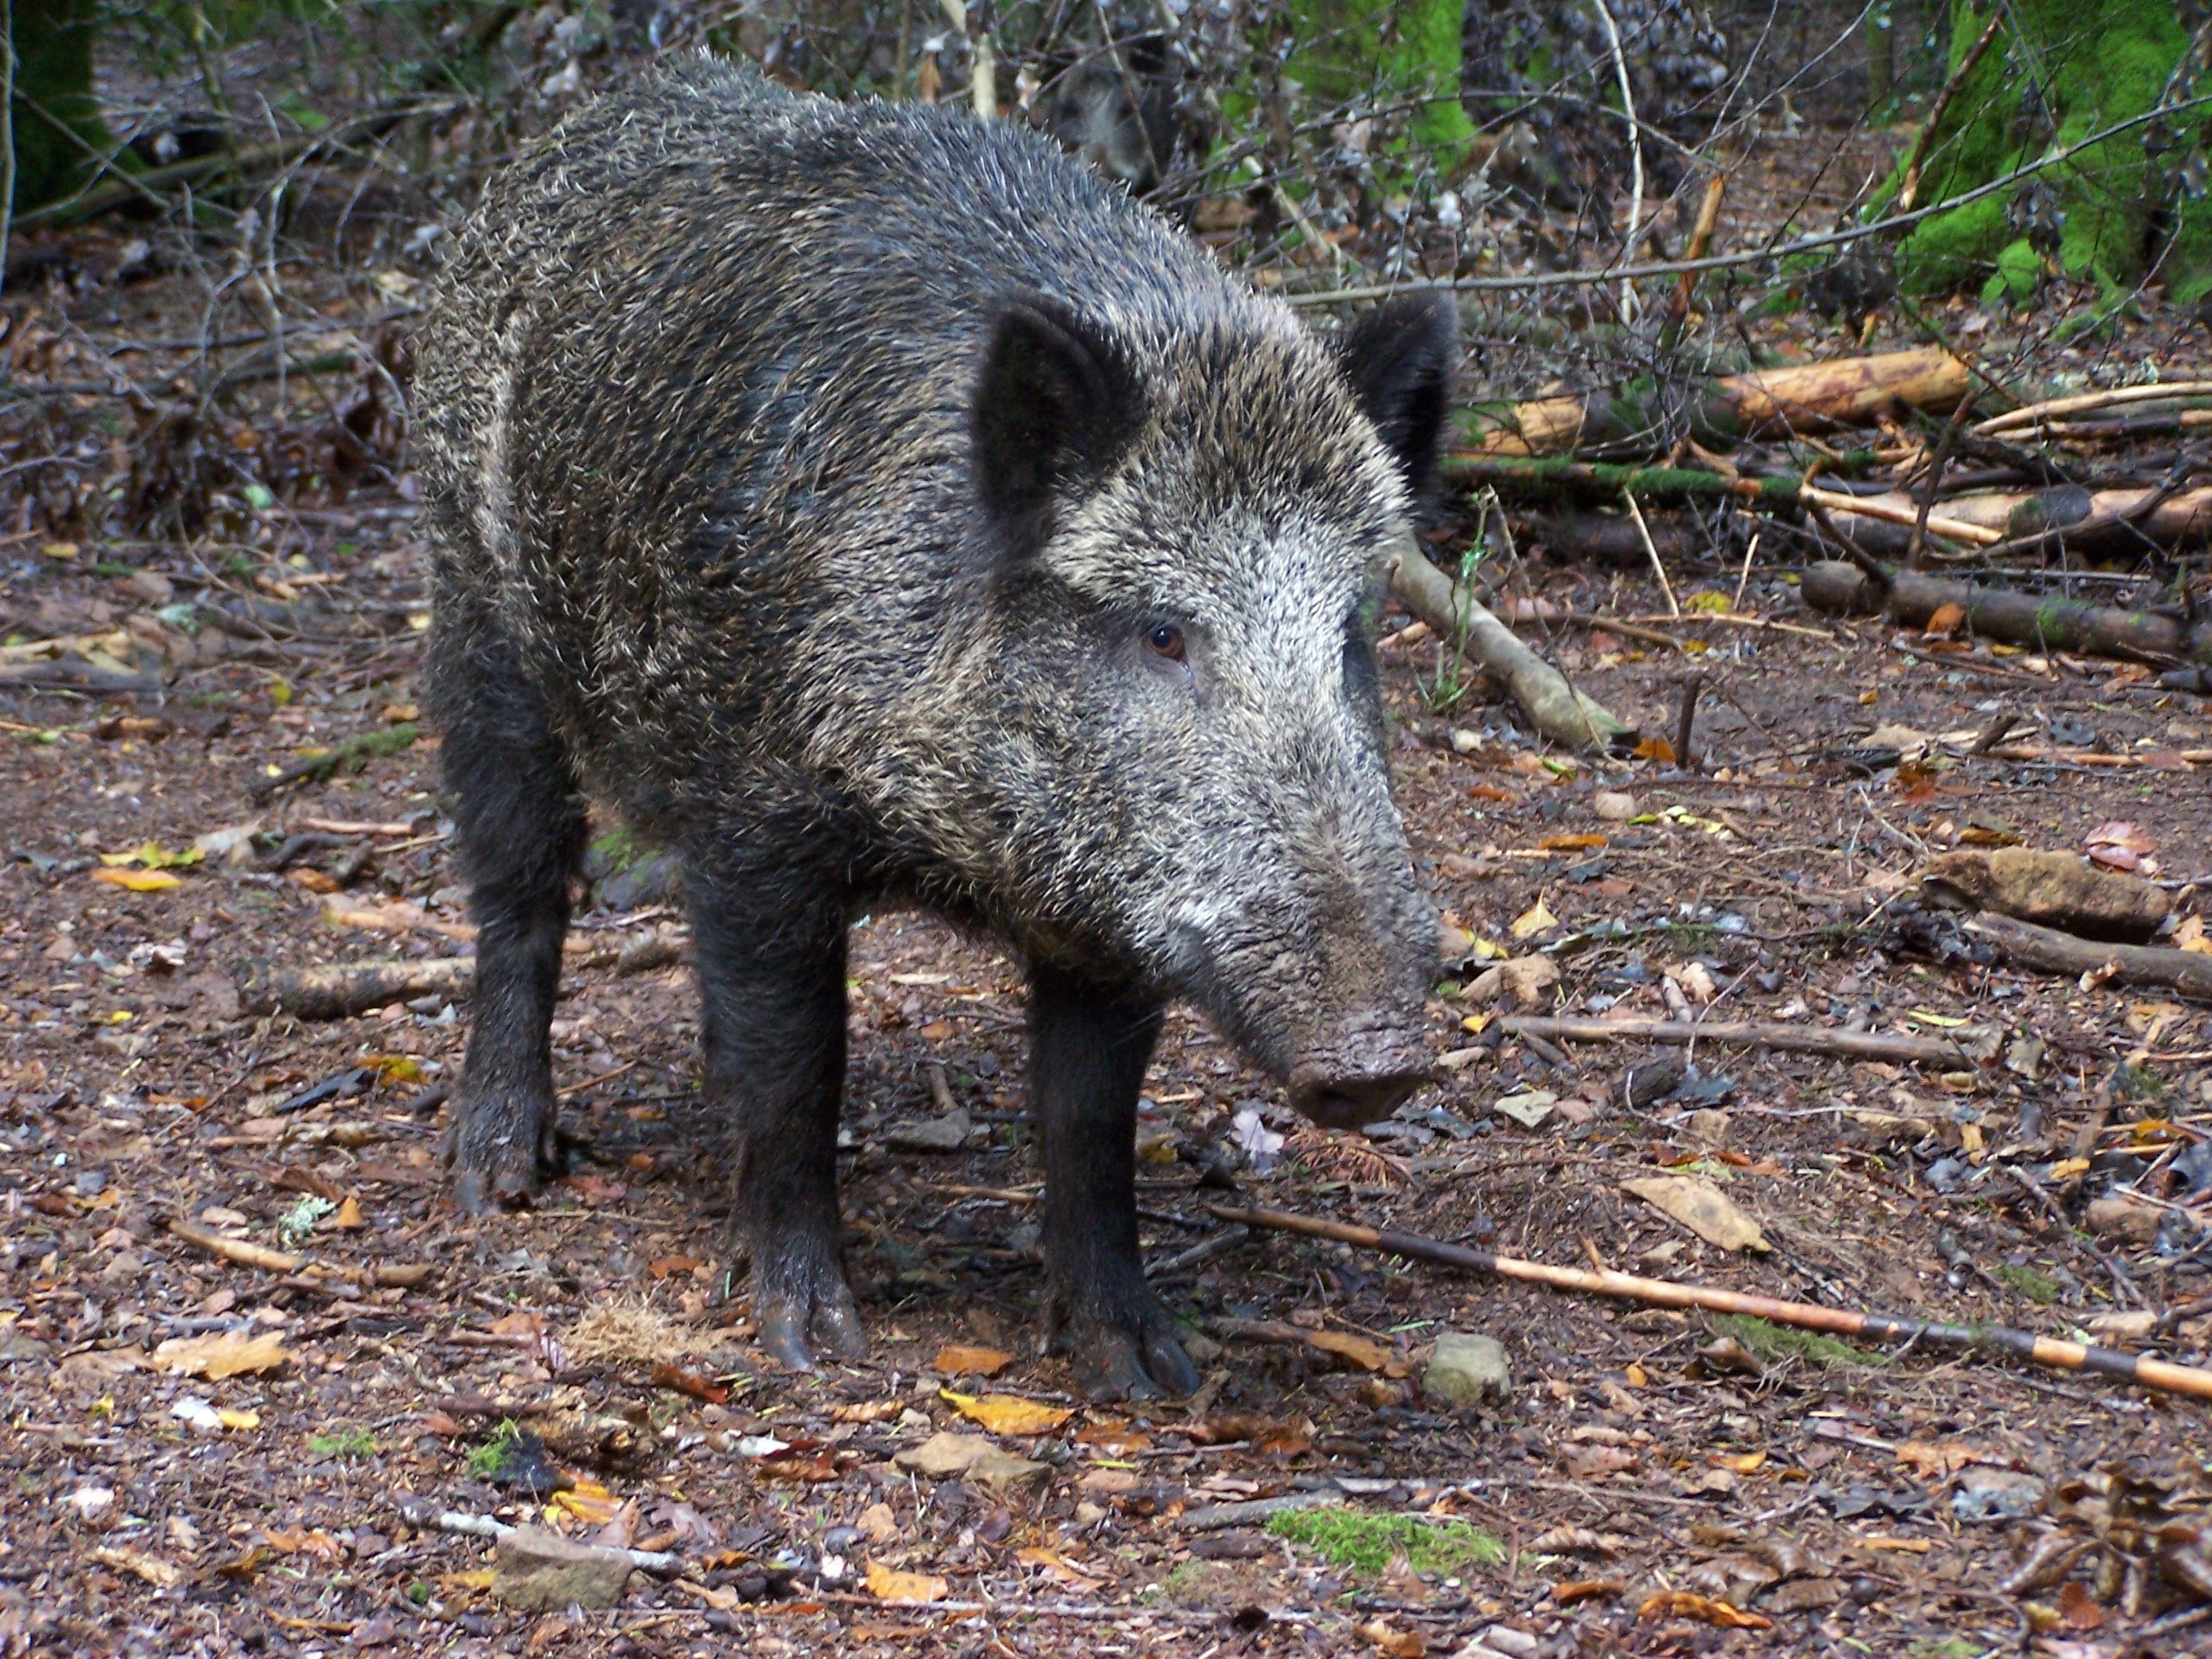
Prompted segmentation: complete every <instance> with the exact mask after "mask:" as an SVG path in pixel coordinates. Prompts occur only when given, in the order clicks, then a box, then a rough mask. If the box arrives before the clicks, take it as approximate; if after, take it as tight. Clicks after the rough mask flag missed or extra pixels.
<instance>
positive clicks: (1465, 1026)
mask: <svg viewBox="0 0 2212 1659" xmlns="http://www.w3.org/2000/svg"><path fill="white" fill-rule="evenodd" d="M1487 1024H1490V1016H1489V1015H1488V1014H1469V1015H1468V1017H1467V1018H1465V1019H1462V1021H1460V1029H1461V1030H1465V1031H1472V1032H1474V1034H1475V1035H1476V1036H1480V1035H1481V1034H1482V1028H1483V1027H1484V1026H1486V1025H1487Z"/></svg>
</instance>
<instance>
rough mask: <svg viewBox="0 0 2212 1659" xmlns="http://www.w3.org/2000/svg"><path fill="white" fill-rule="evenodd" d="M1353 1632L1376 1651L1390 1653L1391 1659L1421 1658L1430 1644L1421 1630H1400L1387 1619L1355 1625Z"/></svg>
mask: <svg viewBox="0 0 2212 1659" xmlns="http://www.w3.org/2000/svg"><path fill="white" fill-rule="evenodd" d="M1352 1633H1353V1634H1354V1635H1356V1636H1358V1638H1359V1639H1360V1640H1361V1641H1363V1642H1364V1643H1366V1644H1367V1645H1368V1646H1370V1647H1371V1648H1373V1649H1374V1650H1375V1651H1376V1652H1377V1653H1384V1654H1389V1656H1391V1659H1421V1656H1422V1655H1423V1654H1425V1653H1426V1652H1427V1651H1428V1650H1429V1644H1428V1643H1427V1642H1426V1641H1425V1640H1424V1639H1423V1638H1422V1636H1421V1633H1420V1632H1419V1631H1417V1630H1400V1629H1399V1628H1398V1627H1397V1626H1395V1625H1393V1624H1391V1623H1390V1622H1389V1620H1386V1619H1376V1620H1372V1621H1370V1623H1367V1624H1364V1625H1355V1626H1352Z"/></svg>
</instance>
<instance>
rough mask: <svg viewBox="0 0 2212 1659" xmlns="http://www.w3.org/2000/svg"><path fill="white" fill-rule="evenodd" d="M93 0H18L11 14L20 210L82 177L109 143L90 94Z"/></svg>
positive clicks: (11, 112) (12, 116)
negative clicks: (95, 157)
mask: <svg viewBox="0 0 2212 1659" xmlns="http://www.w3.org/2000/svg"><path fill="white" fill-rule="evenodd" d="M95 15H96V3H95V0H15V4H14V6H13V7H12V8H11V9H10V11H9V25H10V29H9V33H10V37H11V39H10V44H11V46H12V47H13V49H14V52H15V97H14V98H13V99H12V100H9V106H8V119H9V127H10V130H11V131H12V134H13V136H14V139H15V208H16V210H17V211H19V212H20V211H23V210H28V209H31V208H35V207H42V206H44V205H45V204H46V203H48V202H52V201H58V200H59V199H60V198H61V197H64V196H66V195H68V194H69V193H70V191H73V190H75V189H76V187H77V186H78V185H81V184H82V183H83V182H84V179H85V176H86V174H87V173H88V172H89V171H90V168H91V166H92V158H93V155H94V154H95V153H96V152H98V151H99V150H100V149H103V148H105V146H106V143H107V142H108V137H107V129H106V126H105V125H103V124H102V122H101V121H100V106H99V105H98V103H97V102H95V101H94V98H93V94H92V40H93V26H94V17H95Z"/></svg>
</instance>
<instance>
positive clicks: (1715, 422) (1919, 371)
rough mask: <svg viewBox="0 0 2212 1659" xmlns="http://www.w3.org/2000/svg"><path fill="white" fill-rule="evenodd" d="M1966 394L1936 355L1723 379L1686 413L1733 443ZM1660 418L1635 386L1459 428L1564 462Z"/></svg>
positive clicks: (1848, 361) (1954, 369)
mask: <svg viewBox="0 0 2212 1659" xmlns="http://www.w3.org/2000/svg"><path fill="white" fill-rule="evenodd" d="M1967 384H1968V380H1967V370H1966V364H1965V363H1963V362H1960V360H1959V359H1958V358H1956V357H1954V356H1952V355H1951V354H1950V353H1949V352H1948V351H1945V350H1942V349H1941V348H1936V347H1930V348H1927V349H1920V350H1914V351H1890V352H1883V353H1881V354H1880V355H1878V356H1871V357H1845V358H1841V359H1838V360H1837V361H1836V362H1825V363H1804V364H1801V365H1796V366H1793V367H1791V368H1768V369H1760V370H1758V371H1756V372H1755V373H1753V374H1724V375H1722V376H1721V377H1719V378H1718V379H1717V380H1714V381H1713V382H1712V383H1711V387H1710V388H1709V390H1708V391H1707V392H1706V394H1705V397H1704V398H1702V399H1701V400H1700V401H1699V404H1698V405H1697V407H1696V408H1695V409H1694V410H1692V412H1691V416H1690V428H1691V430H1692V432H1693V433H1694V434H1695V435H1698V436H1699V437H1700V438H1708V439H1712V438H1717V439H1721V440H1724V441H1735V440H1736V439H1740V438H1746V437H1760V436H1773V435H1788V434H1790V433H1793V432H1823V431H1826V430H1829V429H1830V428H1834V427H1838V426H1861V425H1865V424H1867V423H1868V422H1871V421H1872V420H1873V419H1874V417H1875V416H1876V415H1877V414H1879V413H1881V411H1882V410H1887V409H1893V408H1896V407H1898V406H1899V405H1904V406H1905V407H1907V408H1911V409H1924V410H1933V411H1935V412H1936V413H1940V414H1947V415H1948V413H1950V411H1951V410H1953V409H1954V408H1956V407H1957V405H1958V403H1959V400H1960V398H1963V397H1965V396H1966V388H1967ZM1662 414H1663V411H1662V405H1661V400H1660V399H1659V398H1658V397H1657V395H1656V392H1654V391H1653V390H1652V389H1651V388H1650V386H1632V387H1629V388H1626V389H1625V390H1622V391H1620V392H1614V393H1613V394H1612V395H1611V396H1609V397H1595V396H1593V397H1583V396H1579V395H1574V394H1569V395H1567V396H1564V397H1558V398H1536V399H1534V400H1533V401H1531V402H1528V403H1521V404H1494V405H1488V406H1484V407H1479V408H1477V409H1475V410H1472V411H1470V412H1469V414H1468V416H1467V417H1466V427H1467V431H1468V436H1469V438H1470V439H1471V440H1472V441H1473V446H1474V448H1475V450H1476V451H1478V452H1479V453H1483V454H1486V455H1564V454H1568V453H1571V452H1573V451H1574V450H1577V449H1579V448H1582V447H1586V446H1592V445H1597V444H1617V443H1623V442H1630V441H1635V440H1637V439H1638V438H1656V437H1657V436H1658V435H1659V434H1660V433H1661V431H1662V428H1663V426H1664V424H1665V423H1664V421H1663V419H1662Z"/></svg>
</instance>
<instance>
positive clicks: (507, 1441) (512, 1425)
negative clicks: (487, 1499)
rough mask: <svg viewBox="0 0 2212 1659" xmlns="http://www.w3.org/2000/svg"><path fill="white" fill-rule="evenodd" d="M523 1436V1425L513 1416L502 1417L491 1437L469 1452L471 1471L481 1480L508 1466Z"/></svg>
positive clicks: (489, 1477)
mask: <svg viewBox="0 0 2212 1659" xmlns="http://www.w3.org/2000/svg"><path fill="white" fill-rule="evenodd" d="M521 1438H522V1425H520V1423H518V1422H516V1421H515V1420H514V1419H513V1418H511V1417H507V1418H501V1419H500V1425H499V1426H498V1427H497V1428H495V1429H494V1430H493V1431H491V1438H490V1439H489V1440H487V1441H485V1442H484V1443H483V1445H481V1446H478V1447H477V1449H475V1450H474V1451H472V1452H471V1453H470V1454H469V1473H470V1474H473V1475H474V1476H476V1477H477V1480H489V1479H491V1477H492V1476H494V1475H495V1474H498V1473H499V1472H500V1471H501V1469H503V1468H506V1467H507V1458H508V1456H509V1455H510V1454H512V1453H513V1450H514V1448H515V1443H517V1442H518V1441H520V1439H521Z"/></svg>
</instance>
